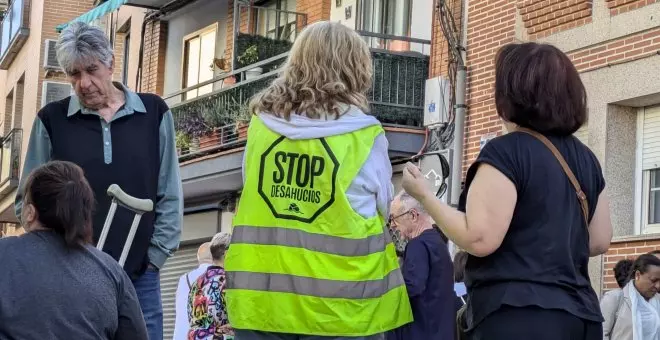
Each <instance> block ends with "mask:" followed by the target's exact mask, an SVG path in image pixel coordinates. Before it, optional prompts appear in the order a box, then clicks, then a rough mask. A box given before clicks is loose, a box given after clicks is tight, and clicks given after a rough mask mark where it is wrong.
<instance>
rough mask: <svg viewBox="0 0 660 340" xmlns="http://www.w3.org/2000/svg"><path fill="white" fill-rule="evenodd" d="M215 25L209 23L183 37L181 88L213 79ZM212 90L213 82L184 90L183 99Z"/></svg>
mask: <svg viewBox="0 0 660 340" xmlns="http://www.w3.org/2000/svg"><path fill="white" fill-rule="evenodd" d="M217 29H218V27H217V25H215V24H214V25H211V26H209V27H207V28H204V29H203V30H201V31H198V32H195V33H193V34H190V35H188V36H186V37H185V38H184V49H183V53H184V56H183V82H182V83H183V84H182V85H183V88H187V87H191V86H194V85H197V84H199V83H203V82H205V81H207V80H211V79H213V74H214V65H213V60H214V59H215V41H216V32H217ZM211 91H213V84H208V85H204V86H202V87H199V88H197V89H193V90H190V91H188V92H186V95H185V99H186V100H187V99H191V98H195V97H197V96H201V95H203V94H207V93H210V92H211Z"/></svg>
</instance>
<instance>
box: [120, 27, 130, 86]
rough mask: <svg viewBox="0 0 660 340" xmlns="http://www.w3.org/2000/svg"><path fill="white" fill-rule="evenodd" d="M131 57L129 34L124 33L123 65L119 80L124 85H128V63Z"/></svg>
mask: <svg viewBox="0 0 660 340" xmlns="http://www.w3.org/2000/svg"><path fill="white" fill-rule="evenodd" d="M130 57H131V34H130V33H129V34H126V38H124V65H123V69H122V71H121V80H122V83H124V85H126V86H128V63H129V61H130Z"/></svg>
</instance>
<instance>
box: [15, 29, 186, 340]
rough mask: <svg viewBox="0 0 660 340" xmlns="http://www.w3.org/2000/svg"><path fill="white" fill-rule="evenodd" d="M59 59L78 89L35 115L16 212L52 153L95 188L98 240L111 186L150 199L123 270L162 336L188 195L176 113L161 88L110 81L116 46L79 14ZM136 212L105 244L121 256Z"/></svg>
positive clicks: (123, 215)
mask: <svg viewBox="0 0 660 340" xmlns="http://www.w3.org/2000/svg"><path fill="white" fill-rule="evenodd" d="M56 50H57V59H58V61H59V64H60V66H61V67H62V69H63V70H64V71H65V72H66V74H67V76H68V78H69V80H70V81H71V85H72V86H73V88H74V90H75V95H72V96H70V97H67V98H65V99H63V100H60V101H56V102H52V103H50V104H48V105H46V106H45V107H43V108H42V109H41V110H40V111H39V112H38V114H37V117H36V118H35V120H34V123H33V126H32V131H31V134H30V141H29V145H28V150H27V155H26V158H25V165H24V167H23V173H22V176H21V183H20V190H19V192H18V193H17V195H16V215H17V216H19V218H20V216H21V209H22V206H23V198H24V196H23V190H24V188H23V187H24V181H25V179H26V177H27V175H28V174H29V173H30V172H31V171H32V170H33V169H34V168H36V167H38V166H39V165H41V164H43V163H46V162H48V161H50V160H65V161H70V162H73V163H76V164H78V165H79V166H80V167H82V168H83V170H84V171H85V176H86V177H87V180H88V182H89V184H90V186H91V187H92V189H93V190H94V195H95V198H96V207H95V208H96V209H95V214H94V218H93V230H94V241H97V240H98V237H99V235H100V233H101V229H102V228H103V223H104V220H105V217H106V215H107V213H108V209H109V207H110V198H109V197H108V195H107V194H106V190H107V189H108V187H109V186H110V185H111V184H118V185H119V186H120V187H121V188H122V189H123V190H124V191H126V192H127V193H128V194H130V195H132V196H135V197H138V198H144V199H151V200H152V201H153V202H154V204H155V209H154V212H151V213H147V214H144V215H143V216H142V219H141V221H140V225H139V227H138V229H137V233H136V235H135V238H134V241H133V244H132V247H131V250H130V252H129V255H128V258H127V260H126V263H125V265H124V270H125V271H126V273H127V274H128V275H129V277H130V278H131V280H132V282H133V285H134V286H135V290H136V292H137V296H138V300H139V301H140V306H141V307H142V313H143V315H144V319H145V322H146V325H147V329H148V331H149V337H150V339H151V340H154V339H159V340H160V339H162V338H163V312H162V303H161V297H160V276H159V269H160V268H162V266H163V265H164V263H165V260H166V259H167V258H168V257H170V256H172V254H173V253H174V251H175V250H176V249H177V248H178V245H179V238H180V234H181V224H182V220H183V197H182V189H181V179H180V175H179V164H178V157H177V153H176V146H175V139H174V135H175V133H174V123H173V119H172V113H171V112H170V111H169V108H168V107H167V105H166V104H165V102H164V101H163V100H162V99H161V98H159V97H158V96H155V95H151V94H138V93H135V92H132V91H131V90H129V89H128V88H126V87H125V86H124V85H122V84H120V83H115V82H113V81H112V74H113V71H114V67H115V60H114V56H113V50H112V46H111V45H110V42H109V41H108V39H107V37H106V36H105V33H104V32H103V31H102V30H101V29H99V28H97V27H92V26H90V25H87V24H85V23H81V22H74V23H71V24H70V25H69V26H68V27H67V28H66V29H64V31H63V32H62V33H61V35H60V37H59V40H58V41H57V45H56ZM132 220H133V213H131V212H129V211H128V210H127V209H118V210H117V212H116V214H115V216H114V221H113V223H112V226H111V228H110V233H109V235H108V236H107V239H106V243H105V246H104V249H103V250H104V251H105V252H107V253H108V254H110V255H111V256H113V257H114V258H115V259H118V258H119V255H120V253H121V250H122V248H123V245H124V242H125V240H126V237H127V234H128V229H129V228H130V225H131V223H132Z"/></svg>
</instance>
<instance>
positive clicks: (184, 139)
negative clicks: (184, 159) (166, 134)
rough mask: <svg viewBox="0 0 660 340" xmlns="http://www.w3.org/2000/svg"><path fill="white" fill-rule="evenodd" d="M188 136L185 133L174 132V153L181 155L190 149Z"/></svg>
mask: <svg viewBox="0 0 660 340" xmlns="http://www.w3.org/2000/svg"><path fill="white" fill-rule="evenodd" d="M190 142H191V141H190V136H188V135H187V134H185V133H183V132H181V131H177V132H176V153H177V155H179V156H181V155H184V154H186V153H188V151H189V150H190Z"/></svg>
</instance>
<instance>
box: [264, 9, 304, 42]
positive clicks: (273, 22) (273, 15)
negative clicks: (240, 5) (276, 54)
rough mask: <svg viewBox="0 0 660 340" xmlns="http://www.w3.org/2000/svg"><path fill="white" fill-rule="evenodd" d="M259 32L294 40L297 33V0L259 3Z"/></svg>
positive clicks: (267, 35)
mask: <svg viewBox="0 0 660 340" xmlns="http://www.w3.org/2000/svg"><path fill="white" fill-rule="evenodd" d="M257 6H258V7H264V8H266V9H263V8H260V9H259V12H258V15H257V33H258V34H259V35H261V36H264V37H268V38H271V39H278V40H280V39H281V40H290V41H293V39H294V38H295V33H296V21H297V14H296V13H295V12H296V0H271V1H265V2H263V3H260V4H258V5H257Z"/></svg>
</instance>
